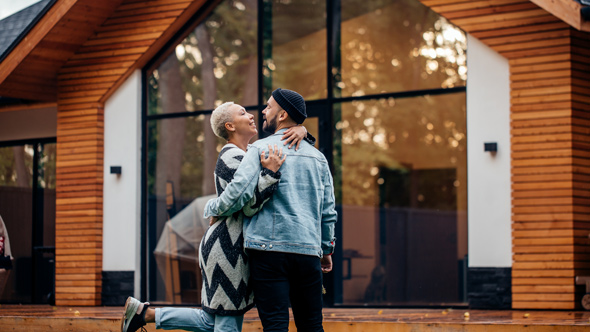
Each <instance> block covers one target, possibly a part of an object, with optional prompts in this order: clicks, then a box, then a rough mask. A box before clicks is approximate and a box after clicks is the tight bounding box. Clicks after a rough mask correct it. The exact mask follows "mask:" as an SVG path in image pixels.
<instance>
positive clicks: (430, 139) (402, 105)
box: [335, 93, 466, 206]
mask: <svg viewBox="0 0 590 332" xmlns="http://www.w3.org/2000/svg"><path fill="white" fill-rule="evenodd" d="M341 107H342V113H341V118H340V119H339V121H338V122H336V123H335V126H336V129H337V130H338V134H339V135H338V136H339V137H340V142H338V143H339V145H340V147H341V156H340V158H341V159H342V172H343V173H345V175H344V176H343V180H342V181H343V182H342V188H341V189H342V192H343V193H348V194H344V196H343V197H342V198H343V201H342V203H343V204H353V205H365V206H374V205H375V204H377V201H376V196H375V195H376V193H377V185H378V184H379V181H380V179H379V178H378V175H379V168H380V167H386V168H390V169H408V168H412V169H431V168H457V169H458V173H459V174H458V176H459V178H460V179H462V178H463V174H466V173H465V170H464V168H465V165H466V136H465V130H466V123H465V95H464V94H463V93H459V94H452V95H443V96H425V97H417V98H407V99H397V100H394V99H393V98H389V99H380V100H375V101H355V102H351V103H346V104H342V106H341ZM458 185H460V183H459V184H458Z"/></svg>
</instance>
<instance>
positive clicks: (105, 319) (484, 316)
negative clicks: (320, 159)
mask: <svg viewBox="0 0 590 332" xmlns="http://www.w3.org/2000/svg"><path fill="white" fill-rule="evenodd" d="M122 309H123V308H122V307H51V306H32V305H23V306H21V305H0V331H2V332H8V331H27V332H46V331H56V332H57V331H59V332H66V331H76V332H85V331H113V332H114V331H120V320H119V319H120V317H121V313H122ZM324 317H325V318H324V329H325V330H326V332H336V331H338V332H360V331H371V332H380V331H381V332H386V331H391V332H411V331H412V332H415V331H463V332H468V331H469V332H495V331H509V332H516V331H534V332H549V331H551V332H559V331H574V332H578V331H580V332H581V331H589V330H590V312H586V311H535V310H532V311H525V310H522V311H521V310H513V311H509V310H507V311H497V310H467V309H461V310H459V309H444V310H443V309H325V310H324ZM147 330H148V331H156V329H155V326H154V324H149V325H148V326H147ZM243 330H244V332H254V331H261V330H262V326H261V325H260V321H259V320H258V315H257V313H256V310H251V311H250V312H249V313H248V314H247V315H246V318H245V321H244V329H243ZM290 330H291V331H295V330H296V329H295V325H294V324H293V323H291V327H290Z"/></svg>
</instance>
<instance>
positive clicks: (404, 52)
mask: <svg viewBox="0 0 590 332" xmlns="http://www.w3.org/2000/svg"><path fill="white" fill-rule="evenodd" d="M342 16H343V19H342V46H341V61H342V68H341V75H337V76H338V77H341V82H337V88H338V89H340V90H341V92H342V95H343V96H363V95H367V94H377V93H386V92H397V91H408V90H421V89H432V88H441V87H443V88H448V87H453V86H462V85H465V79H466V66H465V60H466V57H465V46H466V45H465V42H466V39H465V34H464V33H463V32H462V31H461V30H460V29H458V28H457V27H455V26H454V25H452V24H450V23H449V22H448V21H446V19H444V18H443V17H440V16H439V15H437V14H436V13H434V12H433V11H432V10H430V9H428V8H427V7H425V6H423V5H422V4H420V3H419V2H418V1H413V0H402V1H393V0H381V1H371V2H369V5H367V4H366V1H360V0H358V1H356V0H355V1H350V2H345V3H343V4H342ZM336 70H338V68H336Z"/></svg>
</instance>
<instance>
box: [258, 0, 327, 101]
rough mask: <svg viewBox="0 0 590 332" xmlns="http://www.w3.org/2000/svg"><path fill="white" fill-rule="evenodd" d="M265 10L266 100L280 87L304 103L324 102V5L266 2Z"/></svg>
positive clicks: (306, 1) (278, 0) (304, 1)
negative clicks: (309, 101)
mask: <svg viewBox="0 0 590 332" xmlns="http://www.w3.org/2000/svg"><path fill="white" fill-rule="evenodd" d="M264 6H265V12H264V13H265V15H264V20H265V23H266V24H265V26H263V27H262V28H263V31H264V34H263V36H264V43H263V45H264V51H263V53H264V69H263V73H264V80H265V82H264V87H265V91H264V92H265V93H264V97H265V100H266V98H268V97H270V93H271V92H272V91H273V90H274V89H276V88H279V87H280V88H284V89H290V90H293V91H297V92H299V93H300V94H301V95H302V96H303V98H305V99H306V100H314V99H323V98H326V97H327V95H328V91H327V86H326V82H327V77H326V70H327V57H326V54H327V53H326V52H327V44H326V38H327V37H326V2H325V1H319V0H298V1H284V0H265V1H264Z"/></svg>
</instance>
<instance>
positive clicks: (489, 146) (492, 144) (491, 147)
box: [483, 142, 498, 152]
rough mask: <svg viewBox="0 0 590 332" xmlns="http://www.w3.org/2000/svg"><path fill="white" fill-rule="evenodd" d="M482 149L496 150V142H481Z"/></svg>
mask: <svg viewBox="0 0 590 332" xmlns="http://www.w3.org/2000/svg"><path fill="white" fill-rule="evenodd" d="M483 150H484V151H485V152H498V143H496V142H489V143H483Z"/></svg>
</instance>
